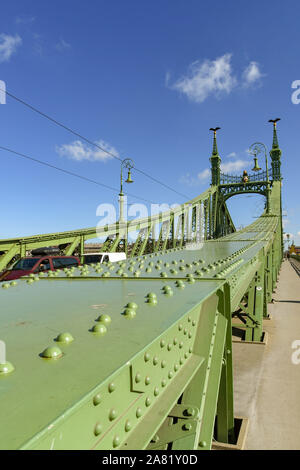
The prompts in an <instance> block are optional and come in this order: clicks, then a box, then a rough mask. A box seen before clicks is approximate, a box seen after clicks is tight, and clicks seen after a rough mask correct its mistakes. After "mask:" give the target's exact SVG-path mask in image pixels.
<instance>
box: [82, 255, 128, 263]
mask: <svg viewBox="0 0 300 470" xmlns="http://www.w3.org/2000/svg"><path fill="white" fill-rule="evenodd" d="M123 260H126V253H123V252H121V253H105V252H102V253H99V252H98V253H84V254H83V255H82V264H93V263H107V262H109V261H110V262H112V263H115V262H117V261H123Z"/></svg>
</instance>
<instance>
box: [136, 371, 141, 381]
mask: <svg viewBox="0 0 300 470" xmlns="http://www.w3.org/2000/svg"><path fill="white" fill-rule="evenodd" d="M141 380H142V376H141V374H140V373H139V372H138V373H137V374H136V376H135V382H136V383H139V382H140V381H141Z"/></svg>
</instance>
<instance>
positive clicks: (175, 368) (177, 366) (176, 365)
mask: <svg viewBox="0 0 300 470" xmlns="http://www.w3.org/2000/svg"><path fill="white" fill-rule="evenodd" d="M178 369H179V365H178V364H175V365H174V370H175V372H177V371H178Z"/></svg>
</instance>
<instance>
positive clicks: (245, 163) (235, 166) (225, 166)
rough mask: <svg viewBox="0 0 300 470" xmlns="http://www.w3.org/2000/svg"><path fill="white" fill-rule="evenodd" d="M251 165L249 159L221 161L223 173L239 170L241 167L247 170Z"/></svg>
mask: <svg viewBox="0 0 300 470" xmlns="http://www.w3.org/2000/svg"><path fill="white" fill-rule="evenodd" d="M250 165H251V161H249V160H234V161H232V162H227V163H221V172H222V173H231V172H234V171H239V170H241V169H243V170H245V169H246V168H248V167H249V166H250Z"/></svg>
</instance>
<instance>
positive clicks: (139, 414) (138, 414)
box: [135, 408, 143, 418]
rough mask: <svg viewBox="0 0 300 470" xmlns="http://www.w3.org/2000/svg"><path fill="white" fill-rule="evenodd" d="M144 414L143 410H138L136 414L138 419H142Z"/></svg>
mask: <svg viewBox="0 0 300 470" xmlns="http://www.w3.org/2000/svg"><path fill="white" fill-rule="evenodd" d="M142 414H143V411H142V408H137V410H136V413H135V415H136V417H137V418H140V417H141V416H142Z"/></svg>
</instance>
